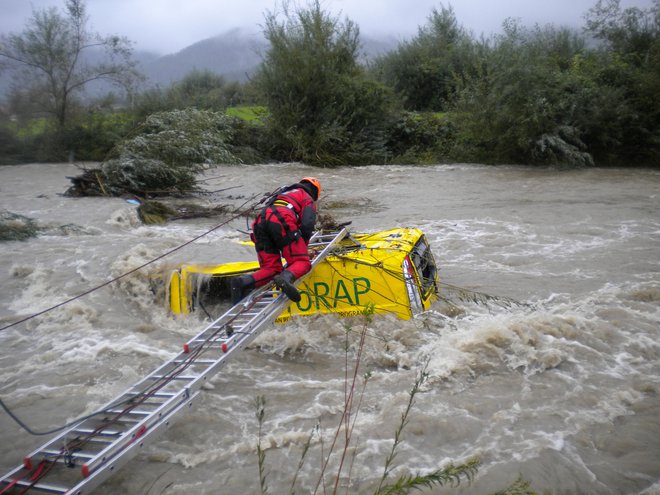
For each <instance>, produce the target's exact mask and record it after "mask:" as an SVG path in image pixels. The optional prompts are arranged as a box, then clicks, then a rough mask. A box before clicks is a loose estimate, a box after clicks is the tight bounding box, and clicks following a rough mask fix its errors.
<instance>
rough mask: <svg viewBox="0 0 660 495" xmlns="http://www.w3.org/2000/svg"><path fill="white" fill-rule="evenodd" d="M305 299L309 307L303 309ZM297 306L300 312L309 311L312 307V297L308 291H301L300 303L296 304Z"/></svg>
mask: <svg viewBox="0 0 660 495" xmlns="http://www.w3.org/2000/svg"><path fill="white" fill-rule="evenodd" d="M305 298H306V299H307V306H305V307H303V306H302V304H303V301H304V300H305ZM296 306H298V311H309V310H310V309H311V307H312V296H310V295H309V293H308V292H307V291H306V290H301V291H300V301H298V302H297V303H296Z"/></svg>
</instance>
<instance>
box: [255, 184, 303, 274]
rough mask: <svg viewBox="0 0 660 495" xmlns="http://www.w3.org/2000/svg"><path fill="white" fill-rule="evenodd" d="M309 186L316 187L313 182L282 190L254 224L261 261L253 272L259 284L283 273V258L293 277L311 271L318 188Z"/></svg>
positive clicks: (256, 245)
mask: <svg viewBox="0 0 660 495" xmlns="http://www.w3.org/2000/svg"><path fill="white" fill-rule="evenodd" d="M310 188H311V189H315V188H314V186H312V185H311V184H307V183H299V184H294V185H292V186H289V187H287V188H285V189H284V190H281V191H279V192H278V193H277V194H276V195H275V196H274V197H273V198H270V200H269V202H268V204H267V205H266V206H265V207H264V208H263V209H262V210H261V212H260V213H259V215H257V218H256V219H255V220H254V222H253V223H252V240H253V241H254V248H255V250H256V251H257V259H258V260H259V270H257V271H256V272H254V273H253V274H252V277H253V278H254V282H255V286H256V287H260V286H262V285H265V284H267V283H268V282H270V281H271V280H272V279H273V278H274V277H275V276H276V275H277V274H279V273H281V272H282V270H283V269H284V267H283V266H282V257H283V258H284V259H285V260H286V262H287V268H286V270H287V271H288V272H291V274H293V277H294V279H298V278H300V277H302V276H303V275H305V274H306V273H307V272H309V271H310V270H311V268H312V263H311V261H310V259H309V254H308V252H307V244H308V243H309V239H310V238H311V237H312V234H313V232H314V225H315V224H316V204H315V203H314V199H313V198H314V196H315V195H313V194H314V192H315V191H314V192H312V191H310Z"/></svg>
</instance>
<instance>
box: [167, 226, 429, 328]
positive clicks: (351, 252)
mask: <svg viewBox="0 0 660 495" xmlns="http://www.w3.org/2000/svg"><path fill="white" fill-rule="evenodd" d="M310 248H311V245H310ZM312 251H313V248H312ZM313 254H314V253H313V252H312V255H313ZM258 268H259V264H258V263H257V262H256V261H254V262H237V263H223V264H220V265H195V264H190V265H183V266H181V267H180V268H179V269H177V270H175V271H173V272H172V273H171V275H170V280H169V291H168V292H169V293H168V299H169V306H170V309H171V311H172V312H173V313H175V314H188V313H190V312H192V311H195V310H196V309H197V308H199V307H201V308H205V307H209V306H211V305H215V304H218V303H222V302H224V301H229V299H230V281H231V279H232V278H233V277H237V276H239V275H243V274H246V273H252V272H254V271H256V270H257V269H258ZM297 288H298V290H299V291H300V294H301V300H300V301H299V302H297V303H293V302H292V303H291V304H289V305H288V307H287V308H286V309H285V310H284V311H283V312H282V313H281V314H280V315H279V316H278V318H277V319H276V322H278V323H283V322H285V321H287V320H288V319H289V318H291V317H292V316H294V315H311V314H315V313H335V314H338V315H341V316H354V315H359V314H362V313H363V311H364V310H365V308H366V307H368V306H372V307H373V310H374V312H375V313H379V314H383V313H392V314H395V315H396V316H398V317H399V318H402V319H410V318H412V317H413V316H414V315H416V314H418V313H421V312H423V311H425V310H427V309H429V307H430V306H431V304H432V303H433V302H434V301H435V300H436V299H437V291H438V272H437V268H436V264H435V260H434V258H433V253H432V252H431V249H430V247H429V244H428V242H427V240H426V237H425V236H424V234H423V232H422V231H421V230H419V229H416V228H395V229H391V230H385V231H381V232H376V233H371V234H366V233H361V234H352V233H351V234H350V235H349V236H347V237H346V238H344V239H343V240H342V242H341V243H340V244H339V246H338V248H337V249H335V250H334V251H333V252H332V253H331V254H329V255H328V256H326V257H325V259H323V260H322V261H321V262H320V263H318V264H317V265H316V266H315V267H314V268H313V269H312V271H311V272H310V273H309V274H307V275H306V276H305V277H304V278H303V279H302V280H301V281H300V282H299V283H298V284H297Z"/></svg>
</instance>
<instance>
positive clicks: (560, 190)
mask: <svg viewBox="0 0 660 495" xmlns="http://www.w3.org/2000/svg"><path fill="white" fill-rule="evenodd" d="M79 173H80V171H79V170H77V169H76V168H75V167H73V166H72V165H68V164H54V165H53V164H48V165H44V164H34V165H25V166H11V167H10V166H3V167H0V209H4V210H8V211H11V212H13V213H17V214H21V215H25V216H27V217H30V218H33V219H34V220H35V221H36V222H37V223H38V225H39V226H40V227H42V228H43V229H44V230H43V232H42V234H41V235H39V236H38V237H36V238H33V239H30V240H28V241H24V242H19V241H12V242H3V243H2V244H0V247H1V249H2V251H1V252H0V276H1V277H2V288H3V291H2V292H3V295H2V299H1V302H0V324H1V325H0V326H6V325H8V324H10V323H12V322H14V321H16V320H18V319H21V318H23V317H27V316H29V315H31V314H34V313H37V312H40V311H41V310H43V309H45V308H48V307H51V306H54V305H57V304H59V303H60V302H62V301H64V300H66V299H69V298H71V297H73V296H75V295H77V294H80V293H82V292H85V291H87V290H89V289H91V288H93V287H96V286H98V285H100V284H103V283H105V282H107V281H108V280H110V279H111V278H112V277H116V276H118V275H121V274H123V273H125V272H127V271H128V270H131V269H133V268H135V267H137V266H140V265H142V264H144V263H146V262H148V261H149V260H151V259H154V258H156V257H158V256H160V255H161V254H163V253H165V252H167V251H169V250H172V249H173V248H175V247H177V246H180V245H182V244H184V243H186V242H188V241H189V240H191V239H193V238H195V237H196V236H199V235H200V234H203V233H205V232H207V231H209V230H211V229H213V227H214V226H216V225H218V224H220V223H221V222H222V221H223V220H224V219H222V218H214V219H194V220H185V221H176V222H172V223H169V224H167V225H162V226H145V225H142V224H141V223H140V222H139V220H138V219H137V214H136V207H135V206H134V205H132V204H130V203H128V202H126V201H125V200H123V199H121V198H112V199H108V198H66V197H63V196H62V195H61V193H63V192H64V191H65V190H66V189H67V187H68V186H69V185H70V182H69V180H68V179H67V177H68V176H74V175H78V174H79ZM305 175H316V176H317V177H319V179H320V180H321V182H322V184H323V187H324V194H323V197H322V199H321V201H320V208H321V210H322V211H325V212H326V213H330V214H331V215H332V216H333V217H334V218H335V219H336V220H338V221H349V220H350V221H352V226H351V229H352V230H354V231H356V232H372V231H377V230H383V229H388V228H391V227H399V226H409V227H419V228H420V229H422V230H423V231H424V232H425V233H426V236H427V238H428V240H429V242H430V244H431V247H432V250H433V252H434V254H435V258H436V262H437V264H438V267H439V273H440V277H441V281H442V283H443V285H442V287H441V295H442V296H443V297H445V298H448V299H450V300H451V301H453V302H454V303H455V304H456V305H457V306H458V307H459V310H456V308H454V309H453V310H451V311H450V310H449V309H450V307H449V306H448V305H447V304H446V303H443V302H442V301H440V302H438V303H436V304H435V305H434V307H433V308H432V309H431V311H429V312H427V313H425V314H422V315H420V316H419V317H418V318H415V319H414V320H411V321H401V320H397V319H396V318H393V317H388V316H384V317H376V318H374V319H373V321H372V322H371V323H369V324H368V329H367V340H366V346H365V350H364V354H363V356H362V363H361V368H360V371H359V373H360V374H361V375H363V374H365V373H367V372H369V373H370V374H371V377H370V379H369V381H368V383H367V386H366V388H364V392H363V395H361V403H360V406H359V411H356V414H354V415H353V417H352V420H354V422H355V423H354V424H355V429H354V432H353V437H352V443H351V447H350V448H349V450H348V459H347V460H346V466H345V468H344V470H343V472H342V475H341V477H340V480H339V486H340V487H341V488H340V489H339V492H341V493H350V494H369V493H373V492H374V490H375V487H376V486H377V485H378V482H379V480H380V478H381V476H382V474H383V467H384V463H385V459H386V457H387V455H388V453H389V452H390V450H391V448H392V442H393V438H394V434H395V432H396V430H397V428H398V426H399V423H400V419H401V414H402V413H403V411H404V409H405V407H406V405H407V403H408V399H409V391H410V390H411V388H412V386H413V384H414V382H415V378H416V376H417V375H418V374H419V372H420V371H421V369H422V367H423V366H424V365H425V363H427V368H426V371H427V373H428V379H427V381H426V382H425V383H424V384H423V386H422V389H421V390H420V392H419V393H418V394H417V395H416V396H415V404H414V406H413V407H412V409H411V412H410V416H409V422H408V424H407V425H406V427H405V428H404V430H403V433H402V438H401V443H400V445H399V446H398V449H397V456H396V458H395V460H394V463H393V465H392V468H393V470H392V473H391V474H390V475H389V478H388V479H390V480H393V479H395V478H396V477H397V476H400V475H404V474H414V473H422V474H423V473H429V472H431V471H433V470H437V469H438V468H440V467H442V466H445V465H447V464H448V463H450V462H454V463H460V462H462V461H465V460H467V459H469V458H471V457H473V456H478V457H479V459H480V461H481V465H480V467H479V471H478V473H477V474H476V476H475V477H474V479H473V481H472V482H471V483H468V482H467V481H463V482H462V483H461V484H460V486H459V487H458V488H451V487H437V486H436V487H434V488H432V489H429V490H427V491H425V492H423V493H433V494H445V493H460V494H491V493H495V492H497V491H500V490H503V489H505V488H506V487H508V486H510V485H511V484H512V483H513V482H514V481H516V479H518V477H519V476H522V478H524V479H525V480H527V481H529V482H530V483H531V485H530V486H531V488H532V489H534V490H536V491H537V492H538V493H542V494H576V493H598V494H607V495H609V494H612V495H613V494H658V493H660V395H659V394H660V213H659V212H660V171H652V170H626V169H588V170H571V171H565V170H554V169H535V168H524V167H513V166H511V167H486V166H481V165H438V166H428V167H419V168H409V167H399V166H374V167H364V168H340V169H312V168H310V167H306V166H303V165H300V164H283V165H260V166H223V167H219V168H217V169H214V170H211V171H209V172H208V174H207V176H206V179H205V181H204V182H203V185H204V187H205V188H206V189H207V190H208V191H216V192H214V193H212V194H210V195H209V196H207V197H204V198H202V199H201V201H204V202H208V203H209V204H226V203H227V204H234V205H239V204H241V203H243V202H244V201H246V200H248V199H249V198H250V197H252V196H253V195H255V194H258V193H260V192H264V191H269V190H273V189H274V188H276V187H277V186H279V185H283V184H287V183H291V182H294V181H296V180H298V179H299V178H300V177H303V176H305ZM218 191H219V192H218ZM245 228H246V226H245V221H244V220H236V221H233V222H231V223H229V224H227V225H225V226H222V227H220V228H218V229H215V230H213V231H212V232H211V233H210V234H208V235H206V236H203V237H201V238H200V239H199V240H197V241H195V242H194V243H192V244H190V245H188V246H187V247H185V248H184V249H181V250H178V251H176V252H175V253H173V254H172V255H170V256H168V257H166V258H164V259H163V260H161V261H159V262H158V263H157V264H152V265H149V266H148V267H147V268H145V269H144V270H142V271H140V272H138V273H137V274H135V275H133V276H130V277H126V278H124V279H122V280H121V281H120V282H119V283H116V284H112V285H109V286H106V287H104V288H103V289H100V290H98V291H95V292H92V293H91V294H89V295H87V296H85V297H82V298H80V299H77V300H75V301H74V302H72V303H70V304H67V305H65V306H62V307H59V308H57V309H55V310H53V311H50V312H47V313H45V314H43V315H41V316H39V317H37V318H33V319H30V320H29V321H27V322H25V323H22V324H20V325H17V326H14V327H11V328H8V329H6V330H4V331H2V332H0V342H1V343H2V353H1V354H0V398H1V399H2V400H3V401H4V402H5V404H6V405H7V406H8V407H10V408H11V410H12V411H13V412H14V413H15V414H16V415H17V416H18V417H20V418H21V419H22V420H23V421H25V422H26V423H27V424H28V425H29V426H30V427H31V428H32V429H34V430H38V431H44V430H49V429H52V428H56V427H58V426H60V425H62V424H64V423H66V422H67V421H71V420H73V419H75V418H77V417H79V416H81V415H84V414H86V413H90V412H92V411H94V410H95V409H97V408H98V407H101V406H102V405H104V404H105V403H107V402H108V401H109V400H111V399H112V398H113V397H115V396H116V395H118V394H120V393H121V392H123V391H124V390H125V389H126V388H127V387H128V386H129V385H131V384H132V383H134V382H137V381H138V380H139V379H140V378H141V377H142V376H144V375H146V374H148V373H149V372H151V371H152V370H153V369H155V368H156V367H157V366H159V364H161V363H162V362H163V361H165V360H167V359H169V358H170V357H172V356H174V355H175V354H176V353H177V352H178V351H179V349H180V348H181V345H182V343H184V342H186V341H187V340H188V339H190V338H191V337H192V336H193V335H195V334H197V333H198V332H199V331H201V330H202V329H203V328H204V327H205V326H206V320H205V315H203V314H199V315H192V316H187V317H176V318H175V317H173V316H171V315H170V314H169V313H168V311H167V308H166V305H165V301H164V295H163V293H162V291H158V290H157V291H155V292H154V291H153V290H151V289H152V284H151V283H150V280H154V279H157V278H158V276H159V275H162V274H165V273H168V271H169V270H170V269H171V268H172V267H174V266H176V265H178V264H180V263H183V262H217V263H220V262H227V261H240V260H243V261H247V260H253V259H254V253H253V251H252V249H251V248H250V247H247V246H245V245H243V244H241V243H240V241H242V240H245V238H246V236H245V235H244V234H243V233H241V230H243V231H244V230H245ZM453 286H456V287H460V288H465V289H469V290H470V291H477V292H479V293H483V294H487V295H489V296H494V297H495V299H494V300H491V302H489V303H488V304H486V303H485V301H483V298H481V299H477V300H473V301H470V300H468V299H466V298H465V297H463V298H461V297H460V296H461V294H460V292H457V291H456V290H455V289H453V288H452V287H453ZM509 300H512V301H516V302H519V303H520V304H508V305H507V304H504V302H506V301H509ZM346 325H347V322H346V321H343V320H341V319H338V318H336V317H334V316H315V317H311V318H306V319H298V320H296V321H292V322H290V323H288V324H286V325H277V326H272V327H271V328H269V329H267V330H266V331H265V332H264V333H263V334H262V336H260V337H259V339H258V340H257V341H255V343H254V344H253V345H252V346H251V348H250V349H248V350H247V351H245V352H243V353H242V354H240V355H239V356H238V357H236V358H235V359H234V360H233V361H231V363H230V364H229V365H228V366H227V367H225V368H223V370H222V372H221V373H220V374H218V375H216V376H215V377H214V378H213V380H212V382H211V384H210V386H209V387H207V389H206V390H204V391H203V393H202V394H201V399H200V400H199V401H198V402H197V404H196V406H195V407H193V408H192V409H191V410H189V411H188V412H186V413H185V414H184V415H182V416H180V417H179V419H178V420H177V421H176V423H175V424H174V425H173V426H172V427H171V428H170V429H169V430H167V431H166V432H165V433H163V434H162V435H161V436H159V437H158V439H157V440H156V441H155V442H154V443H152V444H151V445H149V446H148V447H147V448H146V449H145V450H144V452H143V453H141V454H140V455H138V456H137V457H135V458H134V460H133V461H132V462H131V463H130V464H128V465H127V466H125V467H124V468H122V469H121V470H119V471H118V472H117V473H115V474H114V475H113V476H112V477H111V478H110V479H109V480H108V481H107V482H106V483H104V484H103V485H101V486H100V487H99V488H98V489H97V490H96V491H95V492H94V493H96V494H100V495H110V494H119V493H126V494H139V495H146V494H149V495H153V494H164V495H183V494H186V495H189V494H199V495H204V494H238V493H241V494H243V493H246V494H248V493H249V494H257V493H260V484H259V471H258V462H257V453H256V448H255V446H256V442H257V434H258V424H257V420H256V417H255V405H254V403H255V398H256V397H257V396H263V397H264V398H265V400H266V414H265V421H264V425H263V437H264V440H263V446H264V448H265V469H266V473H265V475H266V484H267V486H268V492H269V493H273V494H281V493H289V492H290V488H291V485H292V483H293V481H294V477H296V480H295V492H296V493H312V492H313V491H314V489H315V487H316V486H317V485H319V480H320V476H321V464H322V461H323V459H325V457H326V456H327V454H328V451H329V450H330V445H331V442H332V437H333V436H334V432H335V429H336V428H337V424H338V422H339V419H340V417H341V411H342V407H343V402H344V393H345V376H346V374H347V362H348V368H349V371H350V372H351V373H352V365H353V363H354V360H355V353H354V349H355V345H354V340H355V339H356V338H357V337H355V335H356V333H357V331H359V330H360V328H361V326H362V323H360V322H359V321H358V320H355V321H351V322H350V325H352V329H353V330H355V331H356V332H351V333H349V336H350V338H351V339H352V341H353V342H351V347H350V349H349V351H348V352H346V351H345V348H346V341H345V338H344V335H345V328H346ZM358 390H360V391H361V390H362V384H361V383H360V386H359V387H358ZM311 434H313V435H312V440H311V444H310V448H309V452H308V453H307V455H306V457H305V462H304V465H303V467H302V468H301V469H300V470H299V471H298V464H299V462H300V459H301V454H302V452H303V450H304V447H305V444H306V442H307V440H308V439H309V437H310V435H311ZM342 435H343V434H342ZM47 438H49V437H47V436H46V437H37V436H33V435H30V434H28V433H26V432H25V431H23V430H22V429H21V428H20V427H19V426H18V425H17V424H16V423H15V422H14V421H12V419H11V418H10V417H9V416H8V415H7V414H5V413H4V412H0V445H2V449H0V469H1V470H2V472H3V473H4V472H6V471H8V470H9V469H10V468H12V467H14V466H15V465H18V464H20V463H21V461H22V459H23V457H24V455H26V454H28V453H29V452H30V451H31V450H32V449H34V448H36V447H37V446H38V445H40V444H42V443H44V442H45V441H46V439H47ZM342 449H343V447H340V448H336V452H338V453H340V452H341V450H342ZM337 462H338V459H337V457H336V456H335V457H333V458H332V459H331V462H330V464H329V466H328V469H327V470H326V473H325V477H324V479H323V480H322V481H321V483H320V488H319V489H318V491H317V493H332V489H333V486H334V483H335V477H336V474H337V471H338V468H337ZM324 487H325V488H324Z"/></svg>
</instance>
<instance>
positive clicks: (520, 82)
mask: <svg viewBox="0 0 660 495" xmlns="http://www.w3.org/2000/svg"><path fill="white" fill-rule="evenodd" d="M584 50H585V43H584V40H583V39H582V38H580V37H579V36H578V35H577V33H575V32H573V31H570V30H568V29H556V28H554V27H546V28H540V27H536V28H534V29H532V30H529V29H525V28H523V27H522V26H520V24H519V23H518V22H516V21H513V20H507V22H505V25H504V34H503V35H501V36H498V37H496V38H495V39H494V40H493V41H492V43H490V42H488V41H486V42H484V43H482V46H481V48H480V52H481V57H482V59H481V61H480V63H479V64H477V66H476V67H478V70H477V71H475V73H474V74H473V75H471V76H470V77H468V78H467V79H466V81H465V83H464V84H462V86H461V91H460V97H459V98H458V100H457V102H456V105H455V107H454V112H455V115H456V121H457V124H458V127H459V129H460V131H459V136H460V138H459V140H460V146H461V147H462V149H463V151H464V152H466V153H467V156H465V158H468V159H477V160H481V161H486V162H495V163H501V162H509V163H510V162H513V163H563V164H572V165H589V164H591V163H592V162H593V160H592V157H591V155H590V154H589V153H588V152H587V151H586V146H585V143H584V142H583V140H582V138H583V129H582V128H581V127H580V126H579V125H578V124H579V122H580V119H581V118H583V117H584V115H585V112H587V111H588V109H589V108H590V106H591V104H592V103H593V101H594V99H593V98H594V94H595V93H594V88H593V84H589V81H588V80H587V81H585V80H584V79H583V78H581V73H580V72H579V71H576V70H575V67H576V63H575V62H576V60H579V59H580V57H581V56H582V55H583V53H584Z"/></svg>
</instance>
